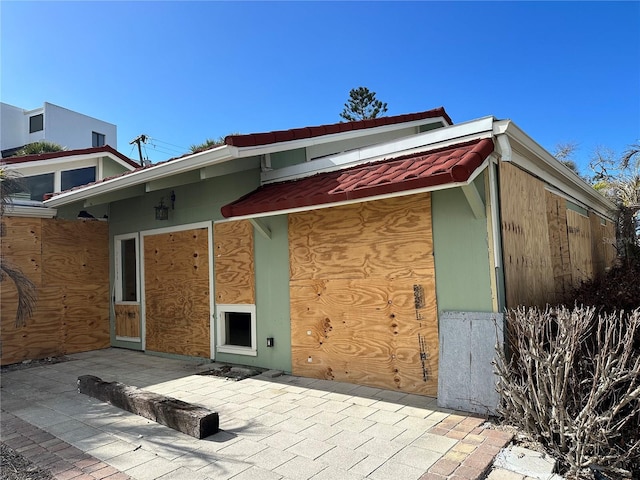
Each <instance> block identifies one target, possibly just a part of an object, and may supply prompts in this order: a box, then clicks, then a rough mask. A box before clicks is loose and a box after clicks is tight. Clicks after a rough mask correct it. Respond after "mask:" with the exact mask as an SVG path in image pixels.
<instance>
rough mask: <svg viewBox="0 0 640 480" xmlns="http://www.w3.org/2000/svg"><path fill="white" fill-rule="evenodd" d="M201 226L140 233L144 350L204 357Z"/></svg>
mask: <svg viewBox="0 0 640 480" xmlns="http://www.w3.org/2000/svg"><path fill="white" fill-rule="evenodd" d="M208 238H209V235H208V229H207V228H196V229H191V230H182V231H178V232H171V233H163V234H158V235H146V236H145V237H144V287H145V328H146V346H145V348H146V350H152V351H156V352H165V353H175V354H179V355H189V356H195V357H206V358H209V357H210V355H211V348H210V345H211V343H210V331H209V330H210V328H209V324H210V321H209V319H210V302H209V240H208Z"/></svg>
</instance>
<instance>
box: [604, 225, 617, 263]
mask: <svg viewBox="0 0 640 480" xmlns="http://www.w3.org/2000/svg"><path fill="white" fill-rule="evenodd" d="M600 229H601V230H602V242H603V243H604V265H605V268H610V267H612V266H613V265H614V264H615V263H616V259H617V256H618V251H617V250H616V226H615V224H614V223H613V222H611V221H610V220H607V224H606V225H600Z"/></svg>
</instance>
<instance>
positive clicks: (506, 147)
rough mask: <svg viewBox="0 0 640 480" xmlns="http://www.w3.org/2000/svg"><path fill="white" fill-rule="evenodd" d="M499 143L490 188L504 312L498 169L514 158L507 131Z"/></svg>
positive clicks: (500, 305) (500, 308) (498, 138)
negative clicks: (501, 163) (503, 163)
mask: <svg viewBox="0 0 640 480" xmlns="http://www.w3.org/2000/svg"><path fill="white" fill-rule="evenodd" d="M494 138H495V140H496V143H497V145H496V146H497V149H496V150H497V151H496V153H497V157H496V158H491V164H490V165H489V189H490V195H491V200H492V202H491V218H492V228H493V255H494V265H495V278H496V287H497V292H498V312H504V311H505V308H506V306H507V305H506V294H505V281H504V268H503V258H502V229H501V228H500V225H501V224H502V219H501V216H500V192H499V190H498V182H499V181H500V179H499V178H498V172H497V169H498V168H499V162H510V161H511V160H512V154H513V152H512V150H511V144H510V143H509V138H508V137H507V135H506V134H505V133H502V134H497V135H496V136H495V137H494Z"/></svg>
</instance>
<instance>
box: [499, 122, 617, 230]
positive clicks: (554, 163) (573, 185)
mask: <svg viewBox="0 0 640 480" xmlns="http://www.w3.org/2000/svg"><path fill="white" fill-rule="evenodd" d="M494 133H495V134H496V136H497V140H499V137H500V135H506V137H507V138H508V139H509V141H510V142H511V141H514V142H515V143H516V144H518V145H520V146H522V147H523V148H524V149H525V150H527V151H529V152H531V153H532V154H533V158H535V159H536V160H537V161H531V159H530V158H529V159H527V160H529V161H530V162H531V163H530V164H522V165H520V166H521V167H523V168H525V169H527V170H533V169H534V168H533V167H536V166H537V167H538V171H532V172H531V173H533V174H536V175H537V176H539V177H540V178H542V179H543V180H545V181H547V182H548V183H549V184H550V185H552V186H554V187H556V188H557V187H558V184H557V182H553V181H552V180H561V181H562V182H563V183H564V184H565V185H566V186H567V187H569V191H568V192H566V193H568V194H572V196H574V197H575V198H576V199H577V200H579V201H582V202H583V203H585V204H586V205H588V206H590V207H591V208H593V209H594V210H595V211H597V212H598V213H599V214H601V215H603V216H605V217H608V218H610V217H611V212H613V211H615V210H616V205H615V204H614V203H613V202H611V201H610V200H608V199H607V198H605V197H604V196H602V195H601V194H600V193H598V192H597V191H596V190H595V189H594V188H593V187H592V186H591V185H589V184H588V183H587V182H586V181H584V180H583V179H582V178H580V176H578V175H577V174H576V173H575V172H573V171H572V170H571V169H569V168H568V167H566V166H565V165H563V164H562V163H560V162H559V161H558V160H556V158H555V157H554V156H553V155H551V154H550V153H549V152H548V151H546V150H545V149H544V148H543V147H542V146H541V145H540V144H538V143H537V142H536V141H535V140H533V139H532V138H531V137H530V136H529V135H527V134H526V133H525V132H524V130H522V129H521V128H520V127H518V126H517V125H516V124H515V123H514V122H513V121H511V120H501V121H498V122H495V124H494ZM500 144H501V142H500V141H498V145H500ZM503 150H504V149H503ZM502 153H503V160H504V161H508V162H510V161H514V159H513V156H512V155H511V154H508V155H507V156H505V155H504V153H505V152H504V151H503V152H502ZM514 163H516V162H514ZM545 174H546V175H545ZM545 177H546V178H545Z"/></svg>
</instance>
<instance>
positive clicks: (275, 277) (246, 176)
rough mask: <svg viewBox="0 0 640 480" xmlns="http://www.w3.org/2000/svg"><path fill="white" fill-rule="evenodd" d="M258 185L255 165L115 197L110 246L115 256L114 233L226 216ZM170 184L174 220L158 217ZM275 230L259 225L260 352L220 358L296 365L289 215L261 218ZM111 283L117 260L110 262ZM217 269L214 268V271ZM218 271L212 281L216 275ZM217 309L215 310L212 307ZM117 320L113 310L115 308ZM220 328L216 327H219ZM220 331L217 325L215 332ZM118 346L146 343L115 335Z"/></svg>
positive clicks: (135, 346) (218, 358) (269, 365)
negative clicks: (224, 211) (228, 207)
mask: <svg viewBox="0 0 640 480" xmlns="http://www.w3.org/2000/svg"><path fill="white" fill-rule="evenodd" d="M258 185H259V171H258V170H250V171H244V172H240V173H234V174H230V175H224V176H220V177H215V178H211V179H208V180H205V181H202V182H197V183H191V184H188V185H182V186H177V187H173V188H169V189H166V190H159V191H156V192H151V193H146V194H145V195H143V196H138V197H133V198H130V199H127V200H122V201H118V202H114V203H112V204H111V205H110V215H109V234H110V241H109V248H110V250H111V256H110V258H111V259H113V237H114V235H120V234H124V233H132V232H141V231H145V230H153V229H157V228H166V227H173V226H179V225H187V224H191V223H199V222H207V221H216V220H221V219H222V218H223V217H222V215H221V214H220V208H221V207H222V206H223V205H225V204H226V203H229V202H231V201H233V200H236V199H237V198H239V197H241V196H242V195H244V194H246V193H248V192H250V191H252V190H254V189H255V188H257V187H258ZM171 190H173V191H174V192H175V196H176V201H175V210H171V209H170V210H169V220H166V221H157V220H155V209H154V207H155V205H157V204H158V203H159V202H160V199H161V198H163V199H164V203H165V205H168V206H169V207H170V206H171V200H170V197H171ZM261 222H262V223H263V224H264V225H266V226H267V227H268V228H269V229H270V230H271V238H270V239H267V238H265V237H264V236H262V235H261V234H260V233H259V232H258V231H257V230H255V231H254V248H255V250H254V251H255V275H256V327H257V328H256V330H257V347H258V355H257V356H256V357H252V356H247V355H236V354H228V353H215V359H216V361H220V362H229V363H235V364H243V365H252V366H260V367H264V368H271V369H278V370H284V371H287V372H290V371H291V333H290V320H289V254H288V252H289V250H288V234H287V218H286V216H276V217H269V218H265V219H262V220H261ZM214 242H215V238H214ZM111 263H112V265H111V272H110V273H111V284H112V285H113V281H114V275H115V273H114V266H113V261H112V262H111ZM213 275H215V273H214V274H213ZM213 278H214V277H213V276H212V277H211V281H213ZM212 313H213V312H212ZM112 322H113V314H112ZM214 330H215V328H214ZM213 333H214V334H215V331H214V332H213ZM267 337H274V339H275V346H274V347H269V348H268V347H267V346H266V342H267V341H266V339H267ZM111 343H112V345H114V346H119V347H123V348H130V349H141V348H142V345H141V343H133V342H122V341H118V340H116V339H115V334H114V333H113V328H112V338H111Z"/></svg>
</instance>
